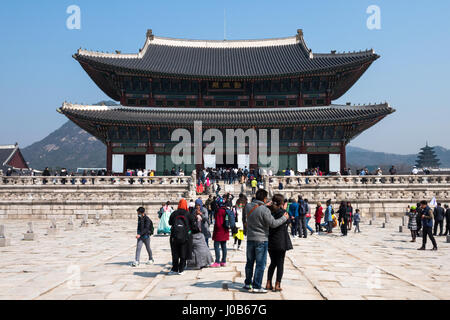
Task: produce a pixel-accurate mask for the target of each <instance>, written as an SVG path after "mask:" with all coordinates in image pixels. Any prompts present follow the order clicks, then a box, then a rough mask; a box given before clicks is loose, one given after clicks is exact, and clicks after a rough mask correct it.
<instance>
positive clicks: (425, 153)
mask: <svg viewBox="0 0 450 320" xmlns="http://www.w3.org/2000/svg"><path fill="white" fill-rule="evenodd" d="M420 150H421V151H420V152H419V154H418V156H417V160H416V166H417V167H418V168H439V166H440V165H441V163H440V161H439V159H438V158H437V156H436V153H435V152H434V149H433V148H432V147H429V146H428V142H427V145H426V146H425V147H423V148H422V149H420Z"/></svg>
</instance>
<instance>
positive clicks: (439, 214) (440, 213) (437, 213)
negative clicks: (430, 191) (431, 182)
mask: <svg viewBox="0 0 450 320" xmlns="http://www.w3.org/2000/svg"><path fill="white" fill-rule="evenodd" d="M444 216H445V210H444V208H442V207H436V208H434V220H436V221H444Z"/></svg>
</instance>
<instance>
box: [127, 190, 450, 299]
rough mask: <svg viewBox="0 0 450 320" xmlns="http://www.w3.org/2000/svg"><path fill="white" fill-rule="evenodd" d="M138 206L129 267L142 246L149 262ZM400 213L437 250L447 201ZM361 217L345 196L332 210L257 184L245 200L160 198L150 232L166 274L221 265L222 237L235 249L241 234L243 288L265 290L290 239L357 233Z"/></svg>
mask: <svg viewBox="0 0 450 320" xmlns="http://www.w3.org/2000/svg"><path fill="white" fill-rule="evenodd" d="M144 211H145V210H144V208H142V207H141V208H138V215H139V218H138V229H137V248H136V258H135V261H134V262H133V264H132V265H133V266H138V265H139V256H140V251H141V248H142V246H143V245H145V246H146V248H147V252H148V255H149V260H148V262H147V263H150V264H152V263H153V256H152V252H151V249H150V240H149V239H150V236H151V235H153V233H154V231H153V223H152V222H151V220H150V219H149V218H148V217H147V216H146V215H145V213H144ZM406 215H407V216H408V217H409V223H408V228H409V229H410V230H411V235H412V241H416V238H417V237H419V236H422V237H423V240H422V241H423V243H422V246H421V247H420V248H419V250H425V246H426V242H427V238H430V239H431V241H432V243H433V250H437V244H436V241H435V239H434V236H436V235H437V231H438V229H439V231H440V233H439V236H441V235H447V234H449V233H450V229H449V225H450V209H449V207H448V205H445V206H444V207H442V206H441V204H440V203H439V204H438V205H437V206H436V208H435V209H434V211H433V210H431V209H430V207H429V205H428V204H427V202H426V201H422V202H420V203H419V204H418V205H417V206H412V207H411V208H410V209H409V210H408V212H407V214H406ZM361 216H362V214H361V212H360V210H359V209H355V210H354V209H353V207H352V204H351V203H350V202H348V201H342V202H340V204H339V206H338V207H336V211H335V208H334V207H333V205H332V201H331V199H329V200H327V201H326V203H325V206H322V203H321V202H317V203H315V204H312V203H309V201H308V199H303V197H302V196H301V195H298V196H297V197H295V198H294V197H292V198H290V199H285V198H284V196H283V195H281V194H275V195H273V197H272V198H271V199H269V197H268V193H267V191H266V190H264V189H261V188H260V189H258V190H257V191H256V193H255V195H254V196H253V198H252V199H251V200H250V201H248V199H247V197H246V196H245V195H244V194H240V195H239V197H238V198H237V199H235V197H234V196H233V195H231V194H230V193H227V194H223V195H219V194H217V195H216V196H213V195H209V197H208V199H207V200H206V201H205V202H203V201H202V199H201V197H199V198H198V199H196V200H194V199H191V200H189V201H187V200H186V199H181V200H180V201H179V202H178V205H177V207H176V208H174V207H173V206H172V205H171V203H170V202H167V203H163V204H162V206H161V208H160V210H159V212H158V217H159V224H158V227H157V228H156V232H157V233H158V234H161V235H168V236H169V242H170V248H171V252H172V268H171V271H170V273H169V274H183V273H184V272H185V270H186V268H192V269H202V268H206V267H210V268H220V267H225V266H226V265H227V251H228V248H227V243H228V241H229V240H230V239H231V238H232V240H233V249H234V250H239V251H241V250H242V243H243V241H244V240H245V239H246V241H247V245H246V260H247V261H246V266H245V283H244V289H246V290H249V291H250V292H254V293H266V292H267V291H269V290H273V291H281V290H282V289H281V281H282V278H283V270H284V260H285V257H286V252H287V251H288V250H291V249H293V245H292V239H295V238H307V237H308V236H309V235H312V234H314V233H319V234H320V233H323V234H330V233H333V232H335V230H334V229H337V230H338V232H339V233H340V234H341V235H342V236H344V237H345V236H347V235H348V231H350V230H352V229H353V228H354V232H355V233H356V232H357V233H360V232H361V230H360V222H361ZM311 220H313V221H314V226H315V228H314V229H313V228H312V227H311V226H310V221H311ZM444 221H446V228H445V233H444V228H443V225H444ZM211 225H212V226H213V228H212V230H213V231H212V232H211V228H210V226H211ZM433 225H434V229H433ZM433 231H434V232H433ZM210 239H212V241H213V248H214V253H215V257H213V256H212V254H211V252H210V250H209V242H210ZM267 256H269V257H270V264H269V267H268V274H267V283H266V285H265V286H264V285H263V283H262V281H263V275H264V272H265V270H266V260H267ZM274 277H275V283H273V278H274Z"/></svg>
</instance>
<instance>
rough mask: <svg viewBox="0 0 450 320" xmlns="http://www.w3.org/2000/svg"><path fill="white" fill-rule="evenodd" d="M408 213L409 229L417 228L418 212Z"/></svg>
mask: <svg viewBox="0 0 450 320" xmlns="http://www.w3.org/2000/svg"><path fill="white" fill-rule="evenodd" d="M406 215H407V216H408V217H409V220H408V229H409V230H413V231H415V230H417V212H407V213H406Z"/></svg>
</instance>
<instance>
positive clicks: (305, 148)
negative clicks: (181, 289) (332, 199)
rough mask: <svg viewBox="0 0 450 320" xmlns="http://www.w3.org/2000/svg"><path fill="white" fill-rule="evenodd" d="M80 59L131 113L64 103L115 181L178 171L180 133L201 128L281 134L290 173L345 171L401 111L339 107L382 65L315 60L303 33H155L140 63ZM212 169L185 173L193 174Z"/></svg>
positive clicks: (368, 57)
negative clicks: (354, 148)
mask: <svg viewBox="0 0 450 320" xmlns="http://www.w3.org/2000/svg"><path fill="white" fill-rule="evenodd" d="M74 58H75V59H76V60H77V61H78V62H79V63H80V65H81V66H82V67H83V69H84V70H85V71H86V72H87V74H88V75H89V76H90V77H91V78H92V80H93V81H94V82H95V83H96V84H97V85H98V86H99V88H100V89H102V90H103V91H104V92H105V93H106V94H107V95H108V96H109V97H111V98H112V99H114V100H116V101H120V104H121V105H120V106H117V107H107V106H87V105H75V104H71V103H64V104H63V106H62V107H61V108H59V109H58V111H59V112H61V113H63V114H65V115H66V116H67V117H68V118H69V119H71V120H72V121H74V122H75V123H76V124H78V125H79V126H80V127H81V128H83V129H85V130H87V131H88V132H90V133H91V134H93V135H94V136H96V137H97V138H99V139H100V140H101V141H103V142H104V143H105V144H106V146H107V169H108V171H111V172H113V173H121V172H123V171H124V170H126V169H134V168H144V167H147V168H148V169H156V171H157V173H163V172H164V170H169V171H170V169H171V168H172V167H173V166H175V165H174V164H173V162H172V159H171V150H172V148H173V146H174V145H175V144H177V142H172V141H171V133H172V132H173V130H175V129H177V128H185V129H188V130H190V131H193V127H194V121H201V122H202V128H203V130H207V129H209V128H217V129H219V130H221V131H223V132H224V131H225V130H226V129H237V128H240V129H244V130H246V129H249V128H255V129H259V128H266V129H279V130H280V148H279V152H280V158H279V165H280V169H284V168H287V167H289V168H294V169H299V170H300V171H304V170H305V169H306V168H308V167H317V166H319V167H320V168H321V169H322V170H324V171H339V170H342V169H343V168H344V167H345V166H346V153H345V147H346V145H347V144H348V143H349V142H350V140H351V139H353V138H354V137H356V136H357V135H359V134H360V133H362V132H363V131H364V130H366V129H368V128H369V127H371V126H373V125H374V124H376V123H377V122H378V121H380V120H382V119H383V118H384V117H385V116H387V115H388V114H390V113H392V112H394V111H395V110H394V109H392V108H391V107H390V106H389V105H388V104H379V105H367V106H366V105H364V106H361V105H358V106H355V105H350V104H346V105H335V104H332V101H333V100H336V99H338V98H340V97H341V96H342V95H343V94H344V93H345V92H347V91H348V90H349V89H350V87H352V86H353V84H354V83H355V82H356V81H357V80H358V79H359V78H360V77H361V75H362V74H363V73H364V72H365V71H366V70H367V68H368V67H369V66H370V65H371V64H372V63H373V62H374V61H375V60H377V59H378V58H379V56H378V55H377V54H375V53H374V51H373V50H368V51H361V52H353V53H336V52H335V51H332V52H331V53H327V54H317V53H313V52H312V51H311V50H310V49H309V48H308V47H307V45H306V43H305V41H304V39H303V32H302V30H298V32H297V35H296V36H294V37H287V38H279V39H263V40H231V41H228V40H224V41H210V40H207V41H206V40H185V39H171V38H163V37H157V36H155V35H153V33H152V31H151V30H149V31H148V32H147V39H146V42H145V45H144V47H143V48H142V49H141V50H140V51H139V53H137V54H122V53H121V52H118V51H117V52H116V53H112V54H110V53H100V52H92V51H86V50H81V49H80V50H78V52H77V53H76V54H75V55H74ZM223 136H224V137H225V136H226V134H225V133H224V134H223ZM269 137H270V133H269ZM208 143H209V142H208V141H204V144H203V145H204V146H206V145H207V144H208ZM246 147H247V149H248V147H249V146H248V143H247V146H246ZM269 151H270V147H269ZM234 153H236V150H235V152H234ZM247 153H248V150H247ZM219 158H220V157H217V159H219ZM224 159H225V157H224ZM204 160H206V159H204ZM215 160H216V159H214V157H213V159H211V157H209V158H208V160H207V165H208V166H213V165H216V166H240V167H244V166H249V167H252V166H253V167H254V166H257V165H258V164H250V163H249V158H248V157H245V156H237V155H234V161H233V163H227V164H225V165H222V164H219V163H217V161H215ZM214 162H216V163H214ZM258 162H259V161H258ZM204 165H205V164H204V163H203V164H197V165H194V164H193V161H192V164H183V165H181V167H182V168H184V170H185V172H187V173H189V172H190V171H192V169H194V168H195V167H197V169H200V168H202V167H203V166H204ZM176 166H177V167H178V166H179V165H176Z"/></svg>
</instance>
